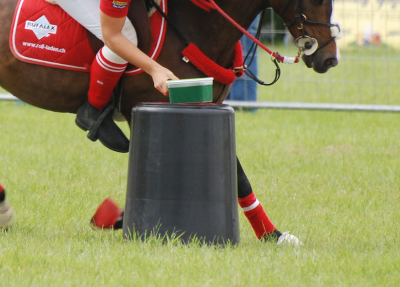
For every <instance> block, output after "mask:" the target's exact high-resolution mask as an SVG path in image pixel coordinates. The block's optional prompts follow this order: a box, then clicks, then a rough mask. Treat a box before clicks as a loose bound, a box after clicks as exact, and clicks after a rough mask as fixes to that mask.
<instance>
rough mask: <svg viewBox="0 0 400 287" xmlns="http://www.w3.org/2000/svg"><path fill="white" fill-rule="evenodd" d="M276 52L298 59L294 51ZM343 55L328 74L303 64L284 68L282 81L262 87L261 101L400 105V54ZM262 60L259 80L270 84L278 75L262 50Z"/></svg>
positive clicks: (352, 51) (369, 50)
mask: <svg viewBox="0 0 400 287" xmlns="http://www.w3.org/2000/svg"><path fill="white" fill-rule="evenodd" d="M273 49H274V50H276V51H279V52H280V53H281V54H282V55H286V56H295V55H296V50H295V48H294V47H289V48H287V47H283V46H278V47H275V48H273ZM341 55H342V59H341V60H340V61H339V65H338V66H337V67H335V68H333V69H331V70H330V71H329V72H328V73H326V74H317V73H315V72H314V71H313V70H312V69H308V68H307V67H306V66H305V65H304V63H303V62H302V61H301V63H299V64H293V65H288V64H281V65H280V67H281V70H282V76H281V79H280V80H279V81H278V82H277V83H276V84H274V85H273V86H271V87H260V86H259V88H258V100H260V101H280V102H322V103H348V104H380V105H400V81H399V75H398V66H399V63H400V51H399V50H394V49H390V48H388V47H363V48H354V47H353V48H351V47H350V48H348V49H345V50H343V51H341ZM259 58H260V60H259V70H260V77H261V79H262V80H264V81H265V82H270V81H271V80H272V79H273V77H274V73H275V67H274V65H273V63H272V62H271V61H270V56H269V55H268V54H267V53H266V52H264V51H262V50H260V53H259Z"/></svg>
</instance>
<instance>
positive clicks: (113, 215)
mask: <svg viewBox="0 0 400 287" xmlns="http://www.w3.org/2000/svg"><path fill="white" fill-rule="evenodd" d="M122 213H123V210H122V209H121V208H119V207H118V205H117V204H116V203H115V202H114V201H112V200H111V199H110V198H106V199H105V200H104V201H103V203H102V204H100V206H99V207H98V208H97V211H96V213H95V214H94V216H93V217H92V220H91V223H92V224H93V225H94V226H96V227H98V228H104V229H106V228H114V225H115V223H116V222H117V220H118V218H119V217H120V216H121V215H122Z"/></svg>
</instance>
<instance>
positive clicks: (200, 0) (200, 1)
mask: <svg viewBox="0 0 400 287" xmlns="http://www.w3.org/2000/svg"><path fill="white" fill-rule="evenodd" d="M190 1H192V2H193V3H194V4H195V5H197V6H199V7H200V8H202V9H204V10H205V11H207V12H210V11H211V10H217V11H218V12H219V13H220V14H221V15H222V16H224V17H225V18H226V19H227V20H228V21H229V22H231V23H232V25H234V26H235V27H236V28H238V29H239V30H240V31H241V32H242V33H243V34H245V35H246V36H247V37H249V38H250V39H251V40H252V41H253V42H255V43H256V44H257V45H258V46H260V47H261V48H262V49H264V50H265V51H266V52H267V53H268V54H270V55H271V56H272V57H274V58H276V59H277V60H278V62H281V63H290V64H292V63H298V62H299V57H284V56H281V55H279V54H278V53H275V52H272V51H271V50H270V49H268V48H267V47H266V46H265V45H263V44H262V43H261V42H260V41H259V40H257V39H256V38H254V36H253V35H251V34H250V33H249V32H247V31H246V30H245V29H244V28H243V27H241V26H240V25H239V24H238V23H236V21H235V20H233V19H232V18H231V17H230V16H229V15H228V14H226V13H225V12H224V11H223V10H222V9H221V8H220V7H219V6H218V5H217V4H216V3H215V2H214V0H190Z"/></svg>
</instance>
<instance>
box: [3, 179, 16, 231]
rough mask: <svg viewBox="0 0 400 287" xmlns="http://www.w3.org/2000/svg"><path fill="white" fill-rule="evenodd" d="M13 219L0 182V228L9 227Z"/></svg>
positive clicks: (12, 212) (12, 213)
mask: <svg viewBox="0 0 400 287" xmlns="http://www.w3.org/2000/svg"><path fill="white" fill-rule="evenodd" d="M13 220H14V211H13V209H12V208H11V205H10V204H9V203H8V202H7V200H6V192H5V190H4V188H3V186H2V185H1V184H0V229H7V228H9V227H11V225H12V224H13Z"/></svg>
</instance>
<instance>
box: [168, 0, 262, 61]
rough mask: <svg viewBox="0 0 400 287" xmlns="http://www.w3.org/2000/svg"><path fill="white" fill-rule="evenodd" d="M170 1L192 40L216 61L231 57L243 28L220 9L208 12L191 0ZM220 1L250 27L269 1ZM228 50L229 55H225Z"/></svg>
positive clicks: (175, 19) (180, 26) (171, 11)
mask: <svg viewBox="0 0 400 287" xmlns="http://www.w3.org/2000/svg"><path fill="white" fill-rule="evenodd" d="M168 3H169V5H168V6H169V15H170V18H171V20H172V21H173V22H174V23H175V24H176V26H177V27H178V29H179V30H180V31H181V32H182V34H183V35H184V36H185V37H186V38H187V39H188V40H189V42H192V43H194V44H196V45H197V46H198V47H199V48H200V49H201V50H202V51H203V52H204V53H205V54H206V55H207V56H209V57H210V58H212V59H213V60H215V61H218V62H224V61H229V60H231V58H230V57H231V55H232V53H233V49H234V46H235V45H236V43H237V42H238V41H239V39H240V38H241V36H242V35H243V34H242V32H240V31H239V30H238V29H237V28H235V27H234V26H233V25H232V24H231V23H229V22H228V20H226V19H225V18H224V17H223V16H221V15H219V14H218V12H216V11H211V12H206V11H204V10H202V9H201V8H200V7H198V6H196V5H194V4H193V3H192V2H191V1H189V0H187V1H182V0H168ZM216 3H217V4H218V5H219V6H220V7H221V8H222V9H223V10H224V11H225V12H226V13H227V14H228V15H229V16H231V17H232V18H233V19H234V20H235V21H237V22H238V24H239V25H241V26H242V27H243V28H245V29H247V28H248V27H249V26H250V24H251V23H252V21H253V20H254V19H255V18H256V16H257V14H258V13H259V12H260V11H261V10H262V9H263V8H264V7H263V6H265V3H266V1H265V0H216ZM226 54H228V55H227V56H225V55H226ZM229 54H231V55H229ZM225 58H226V59H225ZM229 58H230V59H229ZM220 64H223V63H220Z"/></svg>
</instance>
